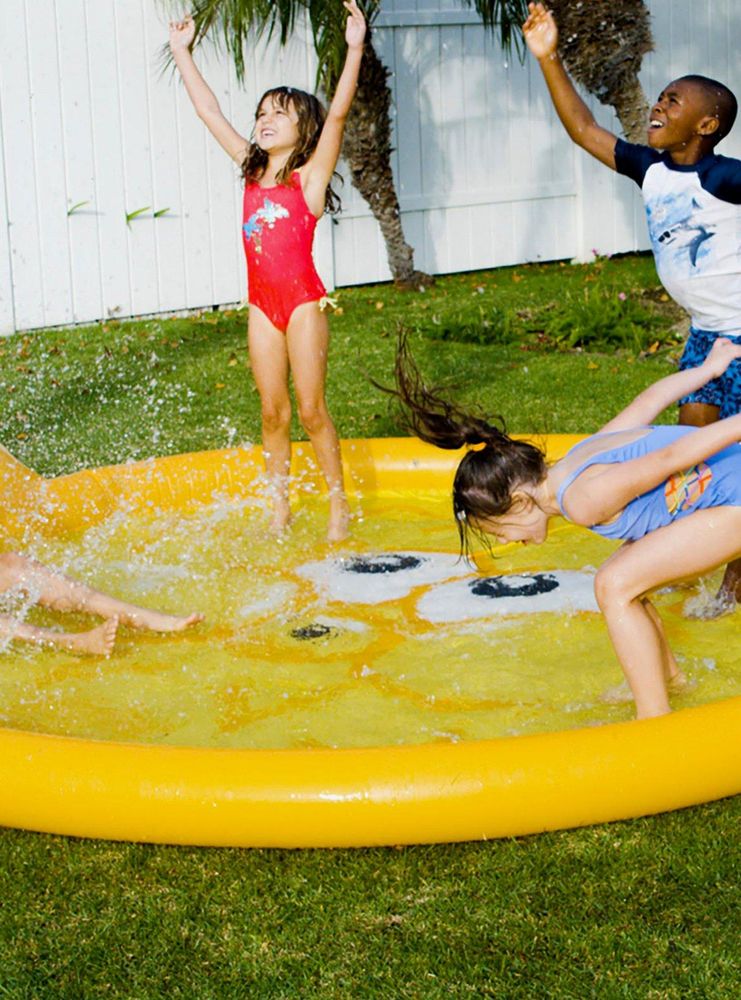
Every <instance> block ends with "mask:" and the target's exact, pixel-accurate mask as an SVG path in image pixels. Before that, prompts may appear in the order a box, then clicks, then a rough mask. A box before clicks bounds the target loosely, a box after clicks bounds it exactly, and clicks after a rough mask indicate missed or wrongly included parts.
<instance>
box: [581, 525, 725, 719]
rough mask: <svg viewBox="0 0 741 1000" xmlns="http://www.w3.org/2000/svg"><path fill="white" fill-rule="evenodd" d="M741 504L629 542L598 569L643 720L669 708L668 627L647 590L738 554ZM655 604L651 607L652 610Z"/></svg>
mask: <svg viewBox="0 0 741 1000" xmlns="http://www.w3.org/2000/svg"><path fill="white" fill-rule="evenodd" d="M739 539H741V507H716V508H712V509H710V510H701V511H697V512H696V513H694V514H691V515H690V516H689V517H687V518H684V519H683V520H681V521H675V522H674V523H673V524H670V525H668V526H667V527H665V528H659V530H658V531H654V532H652V533H651V534H650V535H646V536H645V538H641V539H640V540H639V541H637V542H633V543H631V544H629V545H624V546H623V547H622V548H621V549H619V550H618V551H617V552H616V553H615V554H614V555H612V556H611V557H610V558H609V559H608V560H607V561H606V562H605V563H604V564H603V565H602V566H601V567H600V570H599V572H598V573H597V579H596V582H595V592H596V595H597V601H598V603H599V606H600V608H601V610H602V612H603V614H604V616H605V620H606V622H607V628H608V631H609V633H610V638H611V639H612V644H613V646H614V648H615V652H616V654H617V657H618V660H619V661H620V665H621V667H622V668H623V673H624V674H625V676H626V678H627V681H628V684H629V685H630V688H631V690H632V692H633V697H634V698H635V703H636V714H637V717H638V718H639V719H642V718H648V717H650V716H654V715H664V714H665V713H666V712H668V711H669V710H670V709H669V702H668V698H667V693H666V682H665V674H666V673H671V672H672V669H675V668H676V664H674V668H673V667H672V662H673V661H668V660H667V658H666V653H665V649H666V640H665V638H664V633H663V627H661V628H658V627H657V623H656V617H657V616H656V612H655V611H654V609H653V607H652V606H651V605H650V604H648V602H645V601H644V598H643V595H644V594H646V593H648V592H649V591H651V590H654V589H655V588H656V587H661V586H664V585H665V584H667V583H671V582H674V581H676V580H678V579H685V578H688V577H696V576H700V575H701V574H703V573H706V572H708V571H709V570H711V569H714V568H715V567H716V566H718V565H720V564H722V563H723V562H726V561H727V560H729V559H731V558H733V557H735V556H737V555H738V551H739V544H740V543H739ZM649 608H650V610H649Z"/></svg>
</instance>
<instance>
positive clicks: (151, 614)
mask: <svg viewBox="0 0 741 1000" xmlns="http://www.w3.org/2000/svg"><path fill="white" fill-rule="evenodd" d="M204 617H205V616H204V615H202V614H200V613H199V612H195V611H194V612H193V614H190V615H167V614H165V613H164V612H162V611H150V610H149V609H148V608H138V609H137V610H136V611H131V612H129V613H127V614H123V615H121V621H122V622H123V624H124V625H129V626H131V628H143V629H149V630H150V631H151V632H184V631H185V629H187V628H191V627H192V626H193V625H197V624H198V623H199V622H202V621H203V619H204Z"/></svg>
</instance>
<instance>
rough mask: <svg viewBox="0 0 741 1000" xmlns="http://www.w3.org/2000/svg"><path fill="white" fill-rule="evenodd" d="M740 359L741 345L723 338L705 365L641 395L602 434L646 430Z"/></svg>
mask: <svg viewBox="0 0 741 1000" xmlns="http://www.w3.org/2000/svg"><path fill="white" fill-rule="evenodd" d="M737 358H741V344H734V343H733V341H732V340H728V338H726V337H719V338H718V339H717V340H716V341H715V343H714V344H713V347H712V349H711V350H710V351H709V353H708V356H707V357H706V358H705V360H704V361H703V363H702V364H701V365H699V366H698V367H697V368H687V369H686V370H685V371H681V372H675V373H674V374H673V375H667V376H666V378H662V379H659V381H658V382H654V384H653V385H650V386H649V387H648V389H644V391H643V392H641V393H639V394H638V395H637V396H636V398H635V399H634V400H633V402H632V403H630V404H629V405H628V406H626V407H625V409H624V410H622V411H621V412H620V413H618V415H617V416H616V417H613V418H612V420H610V421H609V423H606V424H605V426H604V427H602V428H600V433H601V434H603V433H604V432H605V431H622V430H626V429H630V428H632V427H645V425H646V424H650V423H651V422H652V421H653V420H655V419H656V417H658V415H659V414H660V413H663V411H664V410H665V409H666V408H667V406H671V405H672V403H676V402H677V400H679V399H681V398H682V396H687V395H689V394H690V393H691V392H695V390H697V389H700V388H701V387H702V386H703V385H705V384H706V383H707V382H710V381H712V379H714V378H718V377H719V376H720V375H722V374H723V372H724V371H725V370H726V368H727V367H728V366H729V364H730V363H731V362H732V361H733V360H735V359H737Z"/></svg>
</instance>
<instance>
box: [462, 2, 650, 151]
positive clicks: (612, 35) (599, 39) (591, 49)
mask: <svg viewBox="0 0 741 1000" xmlns="http://www.w3.org/2000/svg"><path fill="white" fill-rule="evenodd" d="M465 2H466V3H467V4H468V5H469V6H475V8H476V10H477V11H478V13H479V14H480V15H481V18H482V20H483V22H484V24H486V25H488V26H490V27H493V26H495V25H496V26H498V27H499V28H500V34H501V37H502V42H503V43H504V44H505V45H506V44H508V43H509V42H510V41H511V40H512V39H513V38H514V39H515V41H516V42H517V39H518V38H519V35H518V34H517V33H516V28H517V27H518V26H519V25H520V24H522V23H523V21H524V20H525V17H526V16H527V2H526V0H465ZM549 6H550V8H551V10H552V11H553V13H554V15H555V18H556V21H557V23H558V36H559V50H560V52H561V56H562V58H563V61H564V63H565V65H566V68H567V69H568V70H569V72H570V73H571V75H572V76H573V77H574V79H575V80H576V82H577V83H579V84H581V85H582V86H583V87H584V88H585V90H587V91H588V92H589V93H590V94H593V95H594V96H595V97H596V98H597V99H598V100H599V101H600V102H601V103H602V104H610V105H612V107H613V108H614V109H615V112H616V113H617V116H618V119H619V121H620V124H621V125H622V127H623V132H624V133H625V137H626V138H627V139H629V140H630V141H632V142H640V141H645V133H646V122H647V119H648V101H647V100H646V96H645V94H644V92H643V88H642V87H641V84H640V83H639V81H638V71H639V70H640V68H641V62H642V60H643V57H644V55H646V53H647V52H651V50H652V49H653V38H652V36H651V22H650V14H649V11H648V9H647V8H646V5H645V4H644V3H643V2H642V0H610V2H609V3H606V2H604V0H603V2H601V3H597V2H595V0H588V2H585V0H582V2H578V0H550V2H549ZM520 51H522V49H521V47H520Z"/></svg>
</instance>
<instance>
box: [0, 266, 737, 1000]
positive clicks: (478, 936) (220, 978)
mask: <svg viewBox="0 0 741 1000" xmlns="http://www.w3.org/2000/svg"><path fill="white" fill-rule="evenodd" d="M593 286H598V287H599V288H600V289H601V290H602V291H601V292H600V295H602V297H603V299H604V300H605V301H608V300H609V309H608V310H607V311H608V316H613V315H615V314H614V312H613V311H612V310H613V309H614V308H615V306H614V301H613V299H611V298H609V294H608V291H606V289H609V288H610V287H611V288H613V290H614V291H615V292H616V293H619V292H621V291H622V292H624V293H625V294H626V300H627V297H628V295H629V294H630V295H631V296H633V301H634V302H638V303H639V306H637V307H636V309H637V310H638V311H636V309H633V308H632V307H631V309H632V311H631V312H630V314H629V316H628V319H629V321H630V322H633V321H634V320H635V318H636V316H637V317H638V320H639V322H638V326H639V327H640V326H641V324H643V323H644V319H645V317H643V318H641V317H642V316H643V311H648V312H649V313H650V316H651V320H650V322H649V321H646V322H647V328H648V330H649V332H650V334H651V337H650V341H651V342H650V344H649V345H648V349H646V347H645V345H644V349H643V351H642V352H641V351H639V352H638V353H637V352H636V350H635V349H634V348H633V349H629V348H628V347H623V348H622V349H620V350H618V352H617V353H616V348H615V344H614V342H610V341H609V338H608V341H607V342H602V341H600V340H599V338H598V341H597V347H592V349H590V350H589V351H587V350H581V351H568V350H563V348H564V347H565V346H566V345H565V344H564V342H563V340H559V339H558V337H557V336H556V335H555V333H554V330H555V326H551V327H550V328H549V329H550V332H549V329H547V328H546V326H547V324H546V323H545V322H544V320H547V319H548V317H549V316H553V315H556V314H558V315H559V316H561V317H563V314H564V312H569V310H572V312H573V315H574V316H575V317H576V318H578V317H579V316H580V315H581V311H582V299H583V298H584V297H585V294H584V293H585V289H586V290H590V289H591V288H592V287H593ZM588 297H589V298H590V299H592V298H593V296H592V295H591V292H590V295H589V296H588ZM339 298H340V304H341V308H342V313H341V314H339V315H335V316H334V317H333V319H332V330H333V347H332V355H331V359H330V378H329V398H330V405H331V408H332V412H333V414H334V416H335V419H336V422H337V425H338V429H339V431H340V433H341V435H342V436H344V437H353V436H368V435H378V436H381V435H386V434H393V433H399V431H400V428H399V425H398V423H397V420H396V417H395V415H394V413H393V409H392V408H390V407H389V405H388V403H387V401H386V399H385V397H383V396H382V395H380V394H379V393H377V392H376V391H375V390H374V389H373V388H372V387H371V386H370V384H369V382H368V381H367V376H368V375H369V374H371V375H373V376H375V377H376V378H377V379H379V380H381V381H390V378H391V374H390V373H391V365H392V359H393V352H394V339H395V332H396V328H397V325H398V323H399V322H403V323H404V324H405V325H406V326H407V327H409V328H410V329H411V330H412V331H413V341H412V342H413V347H414V351H415V355H416V356H417V358H418V360H419V363H420V366H421V367H422V369H423V370H424V371H425V373H426V374H428V375H429V377H430V379H431V380H434V381H443V382H444V383H445V384H446V385H448V386H449V387H450V388H451V390H452V389H456V391H457V392H458V394H459V397H460V398H461V399H463V400H466V401H468V402H471V403H479V404H480V405H481V406H482V407H483V408H485V409H489V410H492V411H495V412H501V413H503V414H504V415H505V416H506V417H507V419H508V423H509V425H510V427H511V429H512V430H518V431H537V432H547V431H573V432H579V431H584V432H589V431H593V430H595V429H596V428H597V427H598V426H599V424H600V422H601V421H603V420H605V419H607V418H608V417H609V416H611V415H612V414H613V413H614V412H615V411H616V410H617V409H618V408H619V407H621V406H622V405H624V404H625V403H627V402H628V401H629V400H630V399H631V398H632V396H633V395H634V394H635V393H636V392H637V391H639V390H640V389H641V388H643V387H644V386H645V385H647V384H648V383H649V382H651V381H653V380H655V379H656V378H658V377H660V376H661V375H663V374H665V373H667V372H669V371H670V370H671V367H672V364H673V360H674V358H675V356H676V353H677V347H676V336H675V334H676V329H675V327H676V324H677V321H678V316H677V313H676V312H675V311H674V310H673V309H672V308H671V306H670V305H669V304H667V303H662V302H661V292H660V290H659V289H658V286H657V282H656V277H655V274H654V271H653V264H652V262H651V260H650V258H646V257H632V258H625V259H621V260H610V261H598V262H596V263H595V264H592V265H581V266H575V267H570V266H561V265H558V264H555V265H542V266H541V265H538V266H533V267H519V268H509V269H504V270H500V271H492V272H487V273H481V274H466V275H459V276H452V277H446V278H443V279H440V280H439V281H438V283H437V285H436V286H435V287H434V288H432V289H428V290H427V291H425V292H424V293H422V292H416V293H403V292H399V291H397V290H395V289H393V288H392V287H391V286H375V287H363V288H357V289H343V290H342V291H341V293H340V297H339ZM619 301H621V302H622V301H623V300H619ZM575 303H576V304H575ZM647 303H648V304H650V303H654V305H655V307H656V308H655V311H651V309H650V307H649V305H648V304H647ZM603 304H604V303H602V304H600V303H598V304H597V312H598V313H599V315H597V317H596V318H594V322H593V321H592V318H590V319H589V320H588V322H587V323H586V326H585V328H589V329H591V330H593V331H594V330H598V331H599V329H600V322H601V318H600V317H601V316H602V313H600V310H602V312H603V313H604V311H605V309H603ZM606 308H607V307H606ZM488 316H493V317H494V318H495V319H496V318H497V317H500V318H501V317H502V316H505V317H508V319H507V323H508V324H509V325H508V326H507V328H506V330H505V331H504V333H505V334H506V336H505V335H504V334H502V335H501V336H500V334H497V335H496V337H489V334H488V333H486V335H485V336H484V335H482V338H483V339H484V340H486V341H487V342H484V343H477V342H475V341H472V337H474V335H475V331H476V329H477V328H479V327H480V326H481V324H482V322H484V321H488V320H487V317H488ZM631 317H632V319H631ZM602 318H604V317H602ZM623 318H624V317H623ZM598 320H599V321H600V322H597V321H598ZM441 331H447V333H446V334H445V339H441ZM472 331H474V333H472ZM608 332H609V331H608ZM600 336H603V334H601V335H600ZM631 336H632V334H631ZM487 338H488V340H487ZM497 338H499V342H497ZM245 366H246V351H245V317H244V314H242V313H222V312H219V313H216V312H214V313H211V312H207V313H204V314H203V315H201V316H200V317H190V318H185V319H182V318H181V319H171V320H160V319H158V320H150V321H146V322H136V323H108V324H105V325H103V326H97V327H89V328H85V329H78V330H68V331H45V332H43V333H39V334H35V335H20V336H17V337H12V338H8V339H7V340H5V341H2V342H0V399H2V400H3V402H4V404H5V405H4V406H3V407H2V408H1V410H0V440H2V441H3V443H5V444H6V445H7V446H8V447H9V448H10V450H11V451H12V452H14V453H15V454H16V455H17V456H18V457H19V458H21V459H22V460H24V461H26V462H27V463H28V464H30V465H31V466H33V467H35V468H38V469H39V470H40V471H42V472H45V473H47V474H51V473H60V472H65V471H69V470H72V469H75V468H78V467H80V466H84V465H92V464H101V463H107V462H117V461H123V460H127V459H133V458H141V457H144V456H146V455H150V454H165V453H172V452H178V451H188V450H192V449H198V448H209V447H220V446H223V445H226V444H232V443H235V442H240V441H243V440H257V439H258V438H259V404H258V400H257V396H256V394H255V392H254V389H253V387H252V385H251V382H250V378H249V375H248V374H247V372H246V371H245ZM666 419H667V420H672V419H673V415H672V414H668V415H667V418H666ZM297 436H299V434H298V430H297ZM740 820H741V799H738V798H737V799H734V800H729V801H725V802H720V803H714V804H711V805H708V806H703V807H699V808H695V809H688V810H684V811H682V812H679V813H674V814H669V815H664V816H658V817H653V818H649V819H642V820H635V821H632V822H625V823H616V824H612V825H606V826H600V827H594V828H587V829H584V830H577V831H568V832H563V833H555V834H545V835H542V836H539V837H531V838H524V839H518V840H508V841H498V842H492V843H484V844H459V845H445V846H437V847H429V846H420V847H407V848H403V849H400V850H398V849H393V848H389V849H376V850H357V851H344V850H343V851H295V852H288V851H278V850H276V851H264V850H253V851H248V850H211V849H197V848H176V847H155V846H147V845H136V844H131V845H127V844H123V845H119V844H111V843H106V842H85V841H78V840H73V839H70V838H62V837H53V836H44V835H38V834H32V833H25V832H20V831H12V830H4V831H1V832H0V1000H32V998H42V1000H46V998H48V1000H88V998H90V1000H93V998H94V1000H98V998H103V997H105V998H111V1000H114V998H115V1000H123V998H131V1000H150V998H151V1000H154V998H160V997H162V998H165V997H167V998H176V1000H179V998H183V1000H211V998H213V1000H232V998H235V1000H237V998H238V1000H242V998H250V1000H251V998H259V1000H262V998H270V1000H272V998H286V1000H296V998H320V1000H325V998H326V1000H334V998H342V1000H345V998H347V1000H355V998H366V997H367V998H373V1000H376V998H380V1000H397V998H402V1000H403V998H414V1000H437V998H448V997H460V998H464V997H495V998H502V1000H510V998H513V1000H515V998H528V1000H530V998H535V1000H540V998H551V997H554V998H564V1000H584V998H590V997H596V998H609V1000H612V998H616V1000H618V998H625V1000H637V998H640V1000H643V998H653V1000H693V998H697V1000H715V998H717V1000H726V998H728V1000H731V998H733V997H735V996H736V995H738V984H739V981H740V977H741V970H739V962H738V926H739V912H738V911H739V906H738V876H739V847H738V843H739V837H738V830H739V821H740Z"/></svg>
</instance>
